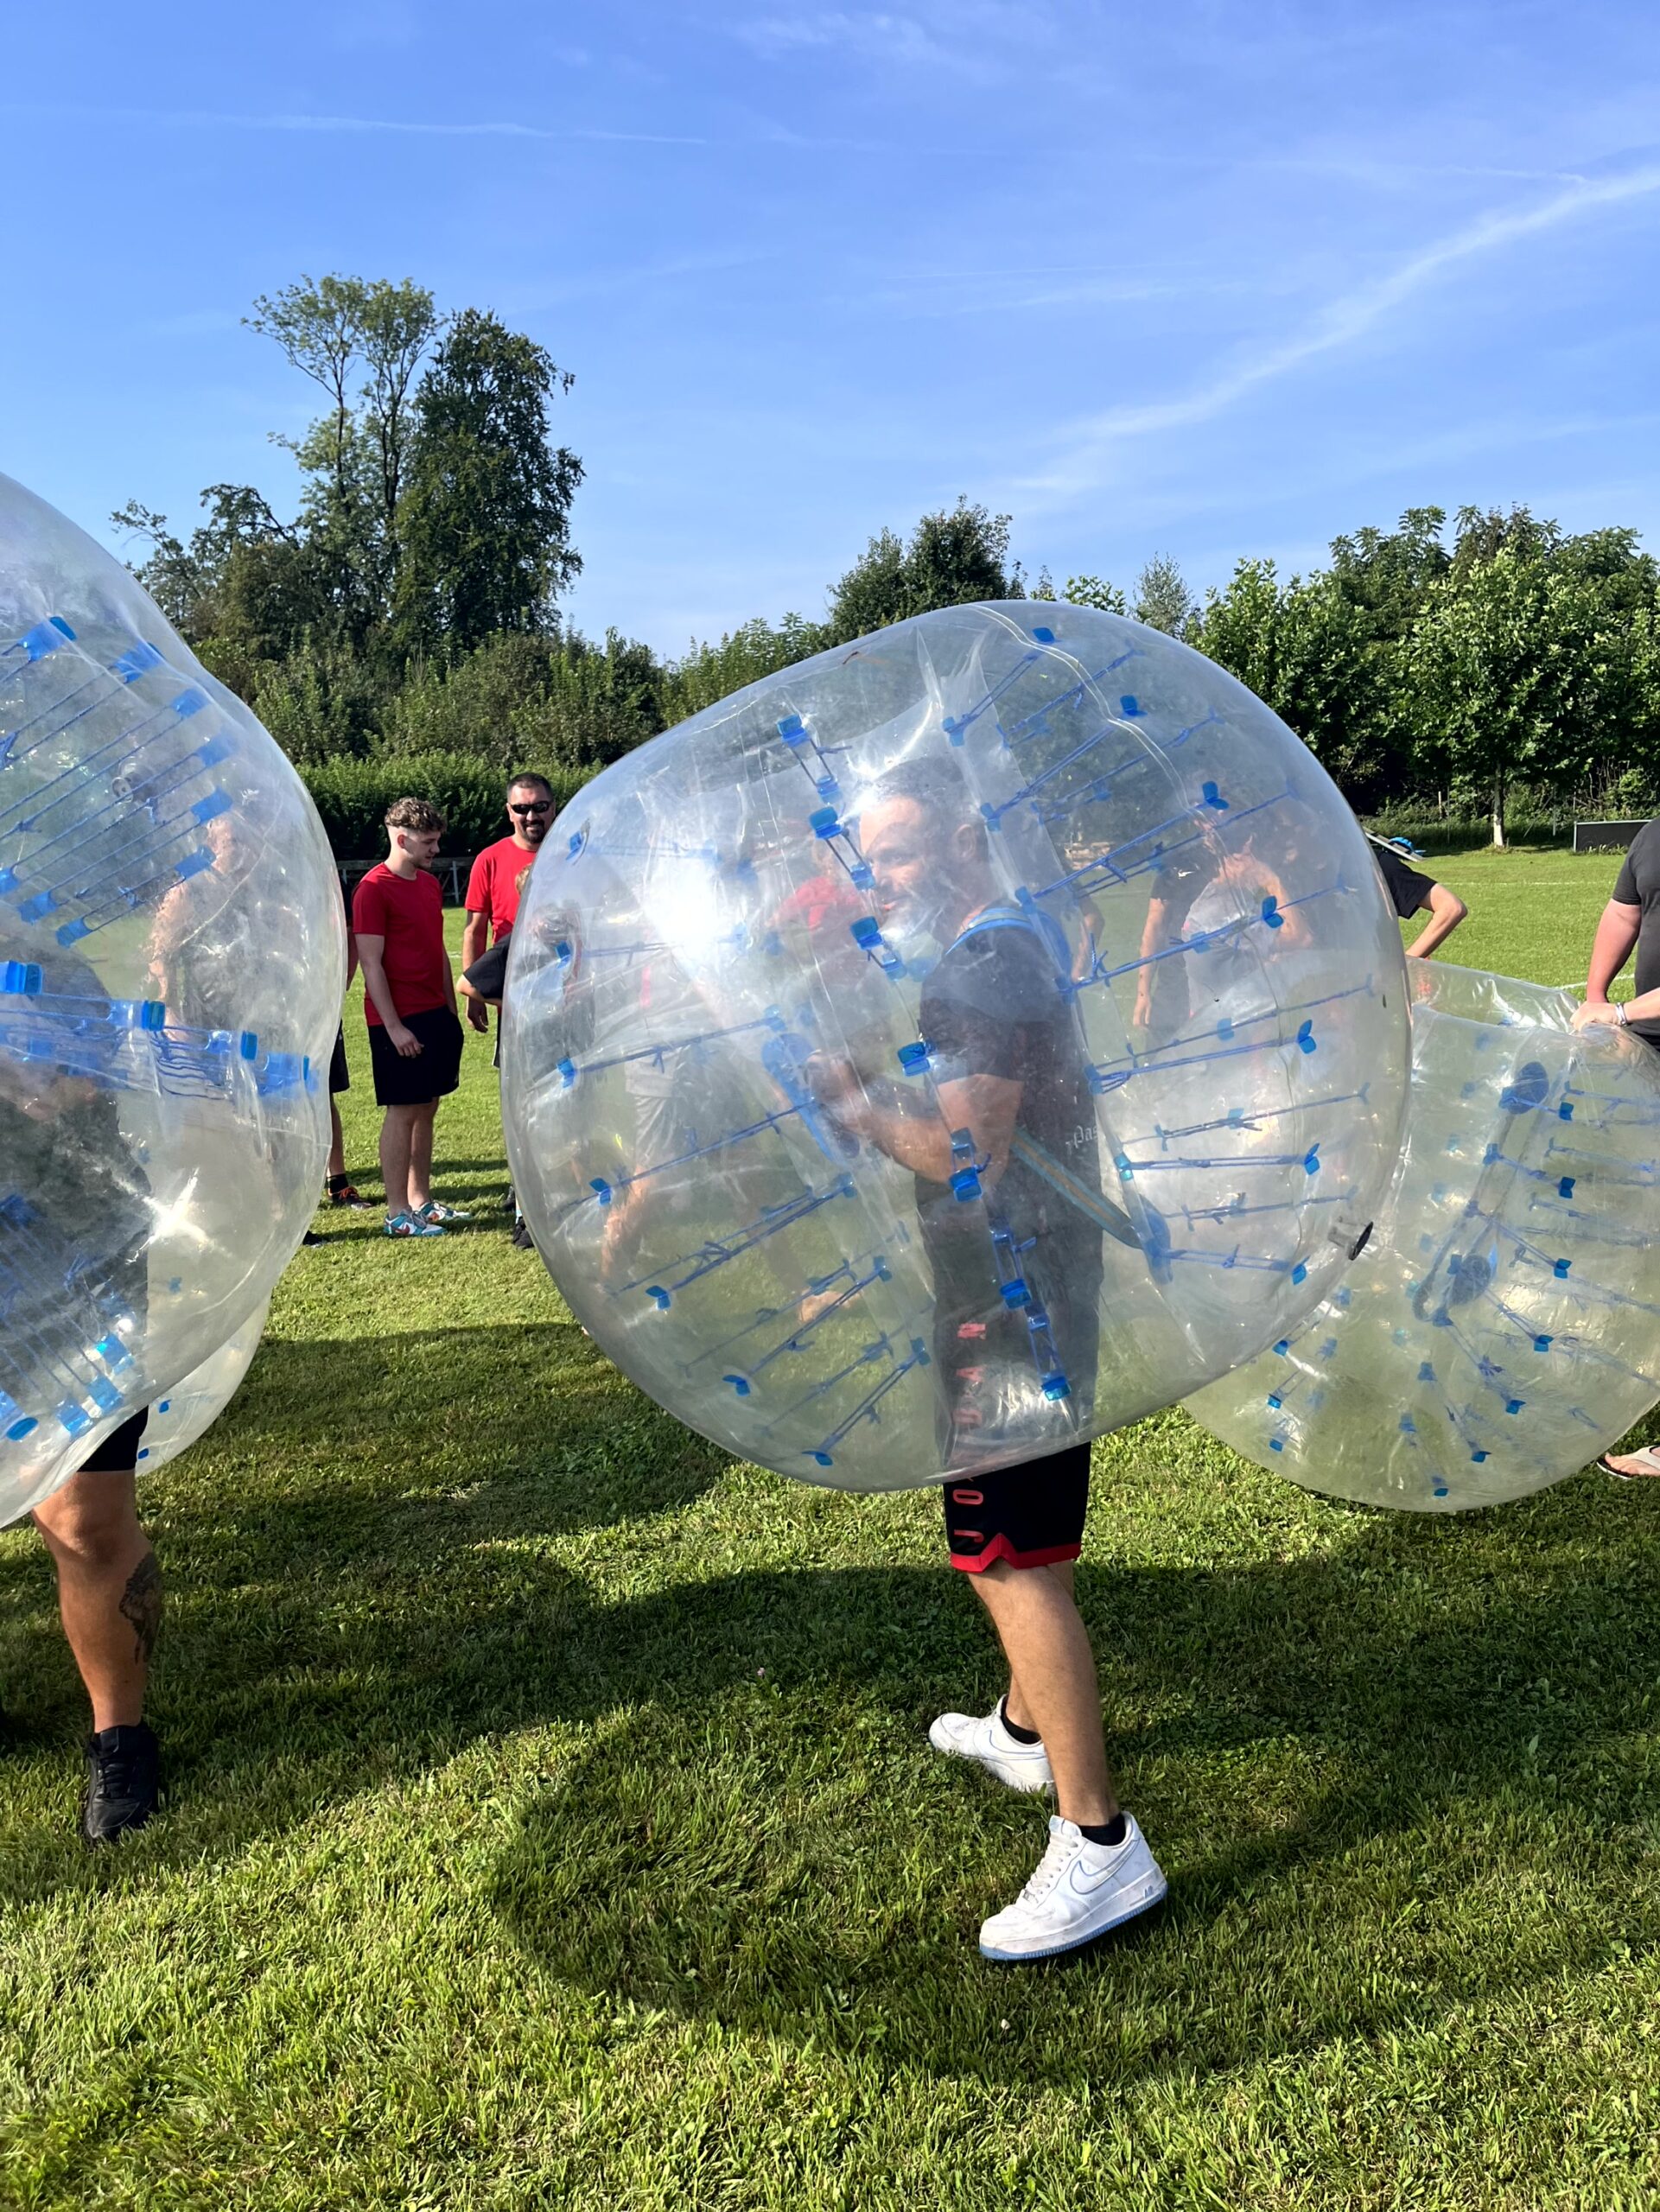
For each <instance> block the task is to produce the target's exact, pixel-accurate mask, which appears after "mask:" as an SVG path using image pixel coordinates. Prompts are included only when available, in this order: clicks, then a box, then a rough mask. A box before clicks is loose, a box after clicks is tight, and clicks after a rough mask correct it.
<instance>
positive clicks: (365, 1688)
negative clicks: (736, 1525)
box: [0, 1255, 728, 1900]
mask: <svg viewBox="0 0 1660 2212" xmlns="http://www.w3.org/2000/svg"><path fill="white" fill-rule="evenodd" d="M526 1257H527V1261H528V1262H529V1263H530V1264H535V1261H534V1255H526ZM727 1464H728V1462H727V1459H726V1457H725V1455H724V1454H723V1453H722V1452H720V1451H719V1450H718V1449H717V1448H716V1446H713V1445H710V1444H707V1443H705V1442H704V1441H703V1440H702V1439H701V1438H699V1437H696V1436H695V1435H693V1434H692V1433H690V1431H688V1430H687V1429H685V1428H684V1427H681V1426H680V1424H679V1423H678V1422H677V1421H671V1420H670V1419H669V1418H668V1416H667V1415H666V1414H662V1413H660V1412H658V1409H657V1408H656V1407H655V1406H653V1405H652V1403H651V1402H650V1401H649V1400H648V1399H646V1398H645V1397H643V1396H642V1395H640V1394H639V1392H638V1391H636V1390H634V1389H632V1388H631V1387H630V1386H628V1385H627V1384H626V1383H623V1382H622V1381H621V1379H620V1377H619V1376H618V1375H617V1374H616V1372H615V1370H614V1369H612V1368H611V1367H610V1366H609V1365H608V1364H607V1363H606V1362H605V1361H603V1360H601V1358H600V1357H598V1355H597V1354H595V1352H594V1351H593V1349H592V1347H591V1346H590V1345H589V1344H588V1342H587V1340H586V1339H585V1338H583V1336H582V1332H581V1331H580V1330H579V1329H578V1328H577V1327H576V1325H574V1324H572V1323H551V1322H550V1323H544V1324H529V1323H525V1324H513V1325H503V1326H500V1327H495V1328H473V1329H437V1330H428V1331H409V1332H399V1333H398V1334H395V1335H392V1336H389V1337H383V1338H356V1339H326V1340H321V1341H318V1340H315V1339H308V1340H303V1341H298V1342H294V1341H283V1340H282V1339H267V1341H266V1343H265V1344H264V1346H263V1347H262V1349H261V1351H260V1355H259V1357H258V1361H257V1362H256V1363H255V1365H254V1367H253V1369H252V1370H251V1372H250V1375H249V1377H248V1380H247V1382H246V1383H245V1385H244V1387H243V1389H241V1391H240V1392H239V1394H238V1395H237V1397H236V1399H235V1401H234V1402H233V1403H232V1406H231V1407H230V1408H229V1409H228V1410H227V1412H226V1414H225V1416H224V1417H223V1418H222V1420H221V1421H220V1423H219V1426H218V1427H216V1428H215V1430H214V1431H213V1436H212V1438H211V1439H210V1440H208V1441H207V1443H206V1444H204V1446H201V1447H200V1449H199V1450H198V1451H197V1452H194V1453H192V1454H190V1455H188V1456H187V1457H186V1458H185V1459H181V1461H179V1462H178V1463H176V1464H175V1465H174V1466H171V1467H169V1468H167V1469H164V1470H162V1471H161V1472H160V1473H158V1474H157V1475H156V1476H155V1477H153V1478H149V1479H147V1480H146V1481H145V1482H144V1483H143V1484H141V1486H140V1493H139V1499H140V1508H141V1510H142V1511H143V1513H144V1515H145V1517H146V1519H147V1521H148V1522H149V1525H150V1527H151V1529H152V1531H153V1533H154V1535H155V1539H156V1548H157V1551H158V1554H159V1555H160V1557H161V1560H162V1568H163V1573H164V1575H165V1577H166V1580H167V1586H168V1615H167V1621H166V1624H165V1628H164V1630H163V1635H162V1645H161V1649H160V1651H159V1653H158V1657H157V1663H156V1679H155V1682H154V1685H153V1691H152V1696H151V1699H150V1718H151V1719H153V1720H154V1721H155V1723H156V1727H157V1729H158V1731H159V1732H160V1733H161V1734H162V1738H163V1742H164V1745H165V1747H166V1770H167V1777H168V1784H169V1817H168V1818H167V1820H165V1821H162V1822H161V1823H158V1824H157V1826H156V1827H155V1828H154V1829H153V1830H152V1831H151V1832H150V1833H149V1834H148V1835H146V1836H145V1837H143V1838H140V1839H135V1843H136V1845H137V1849H136V1850H135V1851H134V1852H133V1853H127V1852H125V1851H124V1852H123V1853H121V1854H120V1857H121V1859H122V1860H123V1861H124V1862H125V1864H126V1865H127V1866H130V1867H131V1868H132V1869H133V1870H134V1871H136V1872H142V1869H143V1866H145V1865H149V1866H161V1865H172V1864H176V1863H180V1862H181V1861H187V1860H188V1859H190V1858H192V1857H194V1856H199V1855H201V1854H203V1853H206V1854H207V1855H208V1856H210V1857H213V1858H223V1857H226V1856H228V1855H230V1854H232V1853H234V1852H235V1851H237V1850H238V1849H239V1848H240V1847H242V1846H243V1845H244V1844H245V1843H246V1842H247V1841H249V1840H251V1839H252V1838H253V1837H255V1836H257V1835H259V1834H264V1833H268V1832H270V1831H272V1830H276V1829H280V1828H282V1827H287V1826H289V1825H290V1824H291V1823H292V1822H293V1821H296V1820H299V1819H304V1818H306V1817H308V1815H310V1814H311V1813H312V1812H314V1811H315V1809H316V1808H318V1807H319V1806H320V1805H322V1804H326V1803H328V1802H331V1801H334V1800H338V1799H340V1798H342V1797H346V1796H352V1795H353V1794H355V1793H356V1792H358V1791H359V1790H360V1789H363V1788H364V1787H365V1786H366V1785H368V1784H371V1783H373V1782H374V1781H375V1780H377V1779H378V1778H380V1777H388V1776H393V1777H395V1776H401V1775H407V1774H410V1773H414V1772H417V1771H419V1770H422V1769H423V1768H425V1767H427V1766H429V1765H432V1764H440V1763H442V1761H444V1760H446V1759H447V1758H451V1757H453V1756H454V1755H455V1752H456V1751H459V1750H460V1749H461V1748H462V1747H463V1746H464V1745H467V1743H468V1742H470V1741H472V1740H474V1738H478V1737H479V1736H481V1735H487V1734H490V1733H492V1732H495V1731H498V1730H500V1729H505V1728H513V1727H517V1726H521V1725H523V1724H525V1722H527V1721H530V1720H533V1719H538V1718H540V1717H542V1716H544V1715H546V1714H549V1713H558V1712H560V1711H561V1710H562V1709H563V1707H564V1705H565V1702H566V1692H565V1690H564V1688H563V1681H562V1678H561V1677H560V1676H559V1675H557V1673H556V1670H555V1669H556V1656H557V1655H558V1654H559V1653H560V1652H561V1650H562V1649H563V1645H564V1643H565V1642H566V1640H567V1638H568V1637H569V1633H570V1618H571V1603H572V1600H571V1579H570V1577H569V1574H568V1573H567V1572H565V1571H564V1570H563V1569H561V1568H560V1567H557V1566H556V1565H555V1564H554V1563H553V1562H552V1560H551V1559H550V1555H549V1553H550V1542H551V1540H553V1539H554V1538H557V1537H559V1536H562V1535H569V1534H571V1533H573V1532H576V1531H580V1530H582V1529H589V1528H600V1527H604V1526H606V1525H608V1524H611V1523H614V1522H619V1521H624V1520H630V1519H635V1518H639V1517H642V1516H651V1515H654V1514H658V1513H663V1512H665V1511H669V1510H673V1509H676V1508H683V1507H685V1506H688V1505H690V1504H691V1503H693V1502H694V1501H695V1500H696V1499H697V1498H698V1497H700V1496H701V1495H702V1494H703V1492H704V1491H706V1490H708V1489H709V1486H710V1484H713V1483H714V1482H715V1481H716V1480H717V1479H718V1478H719V1476H720V1474H721V1471H722V1469H723V1468H724V1467H725V1465H727ZM273 1466H276V1467H280V1469H281V1482H280V1485H279V1484H277V1483H274V1482H273V1480H272V1478H271V1474H270V1469H271V1468H272V1467H273ZM0 1689H3V1694H4V1702H5V1705H6V1707H7V1709H8V1711H9V1712H10V1713H15V1714H18V1715H27V1716H28V1722H27V1726H26V1727H24V1728H23V1729H22V1731H21V1735H22V1738H23V1740H24V1741H25V1742H28V1741H33V1742H34V1743H35V1744H36V1745H41V1746H42V1747H44V1746H45V1745H47V1744H48V1743H52V1742H55V1744H56V1745H57V1747H58V1748H57V1750H56V1751H55V1753H54V1754H53V1756H54V1758H56V1759H57V1760H59V1761H60V1762H61V1764H62V1766H63V1775H64V1787H65V1798H64V1807H65V1815H64V1820H63V1821H62V1823H61V1825H58V1824H55V1823H54V1825H52V1826H49V1827H43V1826H41V1825H39V1824H33V1823H31V1824H28V1825H25V1826H23V1827H20V1828H18V1829H15V1830H14V1831H13V1833H12V1834H11V1835H10V1836H9V1837H8V1838H7V1839H6V1843H5V1848H4V1849H3V1850H0V1900H4V1899H6V1898H12V1899H22V1898H26V1897H31V1896H36V1895H40V1894H42V1893H44V1892H45V1891H49V1890H51V1889H54V1888H56V1887H58V1886H60V1885H62V1884H63V1883H64V1882H65V1881H71V1882H80V1881H83V1880H87V1879H105V1878H111V1877H112V1876H113V1875H114V1873H115V1872H116V1871H117V1870H116V1868H115V1867H114V1865H113V1863H112V1861H111V1859H105V1860H103V1861H101V1862H99V1866H97V1867H96V1868H95V1869H94V1868H88V1867H80V1868H78V1867H77V1866H76V1865H75V1859H74V1853H73V1844H72V1842H71V1841H70V1840H69V1827H70V1810H71V1807H72V1804H73V1788H74V1787H75V1786H76V1785H77V1784H78V1782H79V1770H78V1767H76V1766H75V1764H74V1761H73V1751H74V1749H75V1747H76V1746H77V1745H78V1742H79V1738H80V1736H81V1735H82V1734H83V1732H84V1731H85V1726H86V1719H85V1713H86V1708H85V1701H84V1698H83V1695H82V1693H81V1690H80V1684H79V1682H78V1681H77V1680H76V1678H75V1675H74V1671H73V1665H72V1663H71V1661H70V1658H69V1655H68V1652H67V1648H66V1646H65V1644H64V1642H63V1639H62V1636H61V1634H60V1630H59V1628H58V1624H57V1618H56V1611H55V1605H54V1591H53V1582H52V1576H51V1571H50V1568H49V1566H48V1562H47V1560H46V1557H45V1553H44V1549H43V1548H42V1547H41V1546H39V1545H38V1544H37V1543H35V1541H32V1540H29V1539H25V1538H22V1537H20V1538H19V1539H18V1540H17V1541H15V1542H13V1543H12V1544H10V1545H9V1546H8V1547H7V1548H6V1549H5V1551H4V1552H3V1553H0ZM42 1755H43V1756H44V1755H45V1753H44V1750H43V1751H42Z"/></svg>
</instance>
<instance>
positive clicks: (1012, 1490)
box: [944, 1444, 1090, 1574]
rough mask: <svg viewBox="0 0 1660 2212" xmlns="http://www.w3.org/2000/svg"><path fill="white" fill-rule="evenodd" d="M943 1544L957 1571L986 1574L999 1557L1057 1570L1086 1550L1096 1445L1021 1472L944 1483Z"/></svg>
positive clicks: (1028, 1463) (1026, 1463)
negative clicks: (1063, 1562)
mask: <svg viewBox="0 0 1660 2212" xmlns="http://www.w3.org/2000/svg"><path fill="white" fill-rule="evenodd" d="M944 1499H945V1541H946V1542H947V1543H948V1544H949V1545H950V1547H951V1565H952V1566H953V1567H961V1568H962V1570H963V1572H964V1573H965V1574H983V1573H984V1572H985V1570H986V1569H987V1567H993V1566H995V1564H996V1562H997V1561H998V1560H1000V1559H1006V1560H1008V1563H1009V1565H1010V1566H1011V1567H1056V1566H1059V1564H1060V1562H1061V1561H1062V1560H1069V1559H1076V1558H1077V1557H1078V1553H1079V1552H1080V1551H1081V1550H1082V1549H1083V1548H1084V1515H1085V1513H1086V1512H1087V1511H1088V1510H1089V1503H1090V1447H1089V1446H1088V1445H1087V1444H1071V1445H1068V1446H1067V1447H1066V1449H1065V1451H1064V1452H1050V1453H1049V1454H1048V1456H1047V1457H1046V1458H1045V1459H1024V1460H1022V1461H1021V1464H1020V1465H1018V1466H1015V1467H996V1468H994V1469H993V1470H992V1471H991V1472H990V1473H989V1474H983V1475H974V1476H967V1475H964V1476H961V1477H959V1478H957V1480H956V1481H955V1482H948V1483H947V1484H945V1485H944Z"/></svg>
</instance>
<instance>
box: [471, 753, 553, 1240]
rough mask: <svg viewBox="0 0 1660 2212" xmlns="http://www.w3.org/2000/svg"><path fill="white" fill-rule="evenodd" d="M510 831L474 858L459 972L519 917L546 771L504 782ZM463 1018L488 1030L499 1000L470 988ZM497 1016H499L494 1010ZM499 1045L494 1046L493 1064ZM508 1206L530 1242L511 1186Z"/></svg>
mask: <svg viewBox="0 0 1660 2212" xmlns="http://www.w3.org/2000/svg"><path fill="white" fill-rule="evenodd" d="M507 819H508V822H509V823H510V824H511V825H512V836H510V837H499V838H498V839H497V840H496V842H495V843H494V844H493V845H487V846H486V847H485V849H484V850H483V851H482V852H481V853H480V855H479V856H478V858H477V860H475V861H474V863H473V872H472V874H470V875H469V876H468V877H467V921H466V924H465V925H464V927H463V928H462V931H461V973H462V974H463V975H465V974H466V973H467V970H468V969H470V968H471V967H472V966H473V965H474V963H475V962H476V961H478V960H480V959H481V958H482V957H483V955H484V953H485V952H486V950H487V949H488V948H489V947H490V946H491V945H492V944H501V942H502V941H503V939H504V938H506V937H507V936H508V934H509V933H510V932H511V931H512V926H513V924H514V922H515V921H516V920H517V919H518V899H519V893H520V892H521V891H522V890H523V889H524V887H525V882H526V880H527V879H528V877H529V875H530V872H531V862H532V861H534V860H535V858H536V855H537V852H538V851H539V850H540V849H541V845H542V840H543V839H544V837H545V836H547V834H548V829H549V827H550V824H551V823H552V821H553V786H552V785H550V783H549V782H548V780H547V778H546V777H545V776H537V775H523V776H515V777H514V778H513V780H512V783H511V784H509V785H508V786H507ZM463 995H464V996H465V998H466V1001H467V1020H468V1021H469V1022H470V1023H471V1024H472V1026H473V1027H474V1029H477V1030H480V1031H482V1032H487V1031H488V1029H489V1027H490V1007H491V1005H492V1004H499V1001H496V1000H486V999H484V998H481V997H480V996H478V995H476V994H474V993H470V992H469V993H465V994H463ZM497 1019H498V1020H499V1019H500V1016H499V1014H498V1016H497ZM496 1065H497V1066H498V1067H499V1066H500V1065H501V1046H500V1044H499V1042H498V1044H497V1046H496ZM506 1211H507V1212H509V1213H511V1214H512V1217H513V1242H514V1243H516V1244H518V1245H519V1246H520V1247H521V1248H522V1249H529V1248H530V1242H531V1237H530V1231H529V1230H527V1229H526V1228H525V1224H524V1221H523V1219H522V1218H521V1217H520V1216H519V1211H518V1199H517V1198H516V1197H515V1196H514V1194H513V1192H512V1191H511V1190H510V1191H509V1192H508V1193H507V1198H506Z"/></svg>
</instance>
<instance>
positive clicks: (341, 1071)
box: [328, 1022, 352, 1098]
mask: <svg viewBox="0 0 1660 2212" xmlns="http://www.w3.org/2000/svg"><path fill="white" fill-rule="evenodd" d="M351 1088H352V1071H351V1069H350V1068H348V1067H347V1065H346V1025H345V1023H344V1022H342V1023H341V1024H340V1027H339V1028H338V1029H337V1030H336V1031H335V1032H334V1051H333V1052H331V1053H330V1054H329V1056H328V1095H329V1096H330V1097H331V1098H332V1097H333V1096H334V1094H335V1093H336V1091H340V1090H350V1089H351Z"/></svg>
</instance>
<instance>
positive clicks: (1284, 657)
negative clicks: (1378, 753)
mask: <svg viewBox="0 0 1660 2212" xmlns="http://www.w3.org/2000/svg"><path fill="white" fill-rule="evenodd" d="M1188 638H1189V640H1190V642H1191V643H1192V644H1193V645H1196V646H1197V647H1198V648H1199V652H1202V653H1206V654H1208V655H1209V656H1210V658H1212V660H1214V661H1217V662H1218V663H1219V664H1221V666H1222V667H1224V668H1225V669H1227V670H1228V671H1230V673H1231V674H1232V675H1234V676H1237V677H1238V678H1239V680H1240V682H1241V683H1243V684H1245V685H1247V686H1248V687H1249V688H1250V690H1252V691H1254V692H1255V693H1256V696H1257V697H1258V698H1259V699H1261V700H1262V701H1264V702H1265V703H1266V704H1267V705H1269V706H1270V707H1272V708H1273V709H1274V711H1275V714H1277V715H1280V716H1281V717H1282V719H1283V720H1284V721H1286V722H1288V724H1289V725H1290V727H1291V728H1293V729H1294V731H1295V732H1296V733H1297V735H1298V736H1299V737H1301V739H1302V741H1303V742H1304V744H1305V745H1307V747H1308V748H1309V750H1310V752H1312V753H1313V754H1314V755H1315V757H1316V759H1318V760H1320V762H1321V763H1322V764H1323V765H1324V766H1326V768H1327V769H1328V770H1329V772H1331V773H1332V776H1334V777H1335V778H1336V779H1337V781H1338V782H1339V784H1341V785H1343V786H1344V788H1345V791H1347V792H1348V794H1349V796H1350V798H1351V801H1352V804H1356V805H1364V804H1367V803H1368V801H1369V799H1370V798H1371V792H1370V791H1368V789H1367V788H1366V785H1367V782H1368V779H1369V775H1370V772H1371V763H1370V762H1369V761H1368V760H1367V758H1366V756H1365V754H1364V752H1363V751H1361V750H1359V749H1358V747H1357V745H1356V742H1355V728H1354V724H1355V721H1356V719H1357V715H1356V709H1357V702H1363V701H1364V699H1365V697H1366V696H1367V689H1368V683H1369V680H1370V678H1369V664H1368V659H1367V636H1366V626H1365V624H1364V620H1362V619H1361V618H1360V617H1359V616H1358V614H1357V612H1356V610H1355V608H1354V607H1353V605H1352V602H1351V601H1349V600H1348V599H1347V597H1346V596H1345V594H1344V593H1343V591H1342V590H1341V589H1340V588H1339V586H1338V585H1337V583H1336V582H1335V580H1334V578H1333V577H1332V575H1331V573H1330V572H1329V571H1326V572H1323V573H1321V574H1318V575H1313V576H1311V577H1309V578H1308V579H1307V581H1305V580H1304V579H1303V578H1301V577H1300V576H1293V577H1292V579H1291V580H1290V582H1288V583H1286V584H1282V583H1281V582H1280V580H1279V577H1278V575H1277V574H1276V573H1275V566H1274V563H1273V562H1272V561H1252V560H1245V561H1241V562H1240V563H1239V564H1238V566H1237V568H1236V569H1235V570H1234V573H1233V575H1232V577H1231V580H1230V582H1229V583H1228V585H1227V586H1226V588H1225V589H1224V590H1221V591H1215V590H1212V592H1210V593H1209V594H1207V595H1206V598H1205V605H1204V607H1203V608H1202V609H1200V610H1199V611H1198V612H1197V613H1195V615H1194V617H1193V621H1192V624H1191V625H1190V627H1189V630H1188ZM1361 719H1364V717H1362V718H1361Z"/></svg>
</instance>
